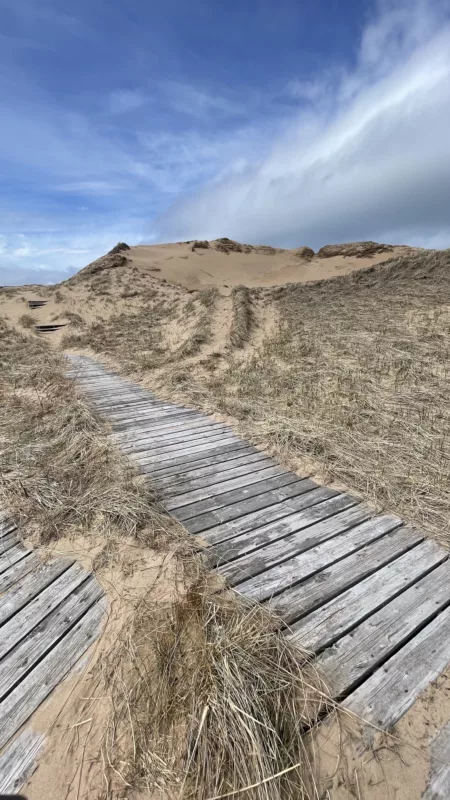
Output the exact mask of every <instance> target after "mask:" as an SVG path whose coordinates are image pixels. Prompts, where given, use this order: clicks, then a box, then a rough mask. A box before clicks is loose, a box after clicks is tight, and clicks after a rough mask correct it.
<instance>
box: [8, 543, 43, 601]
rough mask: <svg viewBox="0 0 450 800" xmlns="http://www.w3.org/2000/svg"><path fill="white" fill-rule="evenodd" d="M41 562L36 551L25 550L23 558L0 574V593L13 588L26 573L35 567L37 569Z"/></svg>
mask: <svg viewBox="0 0 450 800" xmlns="http://www.w3.org/2000/svg"><path fill="white" fill-rule="evenodd" d="M39 564H40V561H39V559H38V558H37V556H35V555H34V553H32V552H31V551H30V550H29V551H25V552H24V554H23V558H21V559H20V561H17V562H16V563H15V564H13V565H12V566H11V567H10V568H9V569H7V570H5V572H2V574H1V575H0V594H1V593H3V592H6V591H7V590H8V589H10V588H11V586H14V584H15V583H17V581H19V580H21V579H22V578H24V577H25V575H28V573H29V572H32V571H33V570H34V569H36V568H37V567H38V566H39Z"/></svg>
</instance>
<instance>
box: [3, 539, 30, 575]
mask: <svg viewBox="0 0 450 800" xmlns="http://www.w3.org/2000/svg"><path fill="white" fill-rule="evenodd" d="M27 552H28V550H27V549H26V547H24V546H23V544H18V545H16V546H15V547H11V549H10V550H8V551H7V552H6V553H4V554H3V555H2V556H1V557H0V575H1V574H2V573H3V572H6V570H7V569H9V568H10V567H12V566H13V564H16V563H17V561H20V560H21V559H22V558H24V556H25V555H26V554H27Z"/></svg>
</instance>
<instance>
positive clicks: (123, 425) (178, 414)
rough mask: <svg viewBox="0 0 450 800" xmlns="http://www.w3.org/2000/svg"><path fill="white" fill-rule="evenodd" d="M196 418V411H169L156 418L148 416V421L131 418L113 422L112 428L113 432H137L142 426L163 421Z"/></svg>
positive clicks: (155, 416)
mask: <svg viewBox="0 0 450 800" xmlns="http://www.w3.org/2000/svg"><path fill="white" fill-rule="evenodd" d="M192 416H195V412H194V411H190V410H188V409H186V410H185V411H180V410H179V409H177V408H176V409H175V408H173V409H171V410H168V411H161V412H160V413H159V414H155V415H154V416H152V417H150V416H147V417H146V419H144V420H143V419H140V418H139V417H129V418H128V419H127V420H121V421H120V422H111V427H112V429H113V431H127V430H128V431H132V430H136V429H137V428H139V427H140V426H143V425H146V426H148V425H149V424H151V423H152V422H153V420H154V421H155V422H158V421H160V422H161V421H162V420H171V421H173V420H176V419H183V420H185V419H189V417H192Z"/></svg>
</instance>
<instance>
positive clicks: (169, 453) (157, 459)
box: [129, 434, 240, 467]
mask: <svg viewBox="0 0 450 800" xmlns="http://www.w3.org/2000/svg"><path fill="white" fill-rule="evenodd" d="M236 444H240V440H239V439H238V438H237V437H236V436H232V435H231V434H227V435H226V436H222V437H220V438H219V439H217V438H215V439H213V440H212V441H210V442H207V443H205V444H197V445H192V446H191V447H182V446H180V445H176V447H169V448H167V449H166V450H165V451H162V452H159V451H158V450H153V451H152V453H151V455H149V454H147V453H146V452H144V453H130V456H129V457H130V458H132V459H133V461H136V462H137V463H138V464H140V465H142V466H146V465H147V464H157V465H160V466H161V467H162V466H164V463H165V462H169V463H171V462H172V461H173V460H174V459H177V460H179V459H180V458H185V457H190V456H194V455H196V454H197V453H205V454H206V453H207V452H211V453H213V452H216V451H217V450H218V449H219V448H220V447H230V446H233V447H234V446H235V445H236Z"/></svg>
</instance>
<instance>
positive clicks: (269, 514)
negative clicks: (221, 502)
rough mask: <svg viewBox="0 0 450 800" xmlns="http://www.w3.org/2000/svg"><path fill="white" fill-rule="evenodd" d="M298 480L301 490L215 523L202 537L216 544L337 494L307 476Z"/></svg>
mask: <svg viewBox="0 0 450 800" xmlns="http://www.w3.org/2000/svg"><path fill="white" fill-rule="evenodd" d="M299 480H301V481H302V484H301V486H302V491H299V492H298V494H296V495H294V496H293V497H289V498H287V499H286V500H282V501H280V502H276V503H275V504H273V505H269V506H264V507H263V508H261V509H260V510H258V511H250V512H249V513H247V514H244V515H243V516H241V517H239V518H238V519H233V520H229V521H227V522H224V523H222V524H219V525H215V526H214V527H211V528H209V529H208V530H207V531H205V532H204V533H202V538H203V539H204V540H205V541H206V542H208V544H210V545H211V546H212V545H217V544H220V542H225V541H227V540H229V539H234V538H235V537H237V536H240V535H241V534H243V533H247V532H248V531H252V530H256V529H257V528H261V527H262V526H263V525H266V524H268V523H269V522H274V521H275V520H277V519H282V518H283V517H287V516H288V515H289V514H294V513H295V512H296V511H302V510H303V509H304V508H309V507H310V506H315V505H317V504H318V503H322V502H323V501H324V500H330V499H331V498H332V497H336V495H337V494H338V492H336V491H334V489H328V488H327V487H325V486H322V487H319V486H318V485H317V484H316V483H314V482H313V481H311V480H309V478H301V479H299ZM212 552H213V551H211V554H212Z"/></svg>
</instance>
